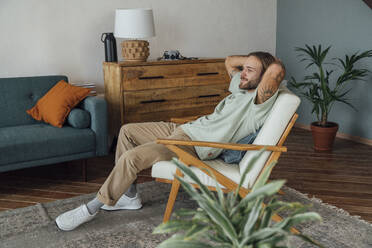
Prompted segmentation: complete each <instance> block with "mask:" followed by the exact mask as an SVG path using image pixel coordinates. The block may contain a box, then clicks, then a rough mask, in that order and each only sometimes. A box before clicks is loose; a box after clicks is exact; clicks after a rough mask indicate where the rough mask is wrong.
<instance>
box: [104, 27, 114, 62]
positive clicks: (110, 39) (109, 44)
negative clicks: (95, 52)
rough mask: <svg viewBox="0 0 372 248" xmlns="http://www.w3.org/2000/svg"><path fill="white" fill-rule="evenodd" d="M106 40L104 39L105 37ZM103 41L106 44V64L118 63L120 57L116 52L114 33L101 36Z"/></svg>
mask: <svg viewBox="0 0 372 248" xmlns="http://www.w3.org/2000/svg"><path fill="white" fill-rule="evenodd" d="M104 36H105V38H104V39H103V37H104ZM101 41H102V42H103V43H104V44H105V61H106V62H117V61H118V55H117V50H116V40H115V37H114V34H113V33H103V34H102V35H101Z"/></svg>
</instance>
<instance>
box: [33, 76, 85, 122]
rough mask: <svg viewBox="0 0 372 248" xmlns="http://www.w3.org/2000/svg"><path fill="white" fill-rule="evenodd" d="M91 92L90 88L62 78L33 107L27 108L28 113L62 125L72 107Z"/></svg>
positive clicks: (42, 119)
mask: <svg viewBox="0 0 372 248" xmlns="http://www.w3.org/2000/svg"><path fill="white" fill-rule="evenodd" d="M89 93H90V89H87V88H82V87H78V86H74V85H70V84H68V83H67V82H65V81H63V80H61V81H59V82H58V83H57V84H56V85H55V86H54V87H53V88H51V89H50V90H49V91H48V92H47V93H46V94H45V95H44V96H43V97H42V98H40V99H39V101H37V103H36V105H35V106H34V107H33V108H31V109H29V110H27V113H28V114H29V115H31V116H32V117H33V118H34V119H36V120H38V121H44V122H46V123H49V124H51V125H52V126H55V127H62V126H63V124H64V123H65V120H66V118H67V116H68V114H69V113H70V111H71V109H73V108H74V107H75V106H76V105H77V104H78V103H79V102H80V101H81V100H83V99H84V98H85V97H86V96H88V94H89Z"/></svg>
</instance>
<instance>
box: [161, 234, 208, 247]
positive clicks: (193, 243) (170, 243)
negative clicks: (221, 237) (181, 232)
mask: <svg viewBox="0 0 372 248" xmlns="http://www.w3.org/2000/svg"><path fill="white" fill-rule="evenodd" d="M190 247H192V248H214V247H213V246H211V245H209V244H207V243H204V242H201V241H198V240H184V239H182V237H178V236H177V238H170V239H167V240H165V241H163V242H162V243H161V244H160V245H159V246H158V248H190Z"/></svg>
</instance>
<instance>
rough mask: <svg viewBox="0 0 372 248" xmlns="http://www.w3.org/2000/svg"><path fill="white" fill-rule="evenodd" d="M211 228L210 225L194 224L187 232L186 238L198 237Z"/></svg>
mask: <svg viewBox="0 0 372 248" xmlns="http://www.w3.org/2000/svg"><path fill="white" fill-rule="evenodd" d="M209 229H210V228H209V226H208V225H193V227H192V228H191V229H189V230H188V231H187V233H186V234H185V239H187V240H191V239H195V238H198V237H199V236H201V235H203V234H204V233H205V232H207V231H208V230H209Z"/></svg>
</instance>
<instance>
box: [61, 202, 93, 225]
mask: <svg viewBox="0 0 372 248" xmlns="http://www.w3.org/2000/svg"><path fill="white" fill-rule="evenodd" d="M97 213H98V212H97ZM97 213H95V214H90V213H89V211H88V208H87V205H85V204H84V205H81V206H80V207H78V208H75V209H73V210H70V211H68V212H65V213H63V214H61V215H60V216H58V217H57V218H56V224H57V226H58V228H59V229H61V230H63V231H71V230H74V229H75V228H76V227H78V226H80V225H81V224H83V223H85V222H88V221H90V220H92V219H93V218H94V216H96V214H97Z"/></svg>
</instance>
